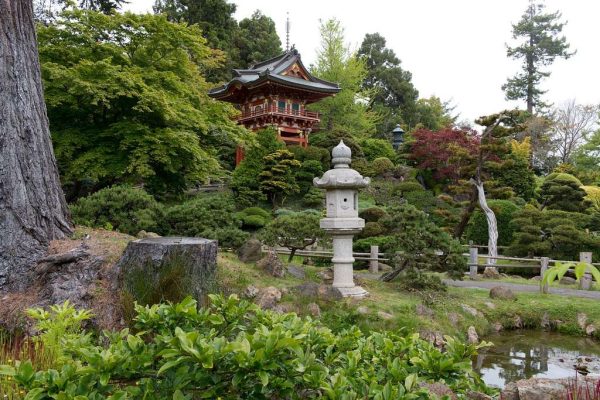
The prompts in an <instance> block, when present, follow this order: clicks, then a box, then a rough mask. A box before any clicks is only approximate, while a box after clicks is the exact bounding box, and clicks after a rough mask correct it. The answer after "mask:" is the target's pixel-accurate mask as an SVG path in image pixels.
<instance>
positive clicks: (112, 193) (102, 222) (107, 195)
mask: <svg viewBox="0 0 600 400" xmlns="http://www.w3.org/2000/svg"><path fill="white" fill-rule="evenodd" d="M71 213H72V215H73V220H74V222H75V223H76V224H78V225H85V226H90V227H96V228H104V227H107V226H112V228H113V229H115V230H117V231H119V232H123V233H128V234H130V235H135V234H137V233H138V232H139V231H141V230H145V231H152V232H157V231H161V230H162V226H161V225H162V224H161V220H162V217H163V209H162V207H161V205H160V204H159V203H158V202H157V201H156V200H155V199H154V197H152V196H151V195H149V194H148V193H146V192H145V191H144V190H143V189H139V188H134V187H131V186H128V185H122V186H112V187H109V188H105V189H101V190H99V191H97V192H96V193H93V194H91V195H89V196H87V197H82V198H80V199H79V200H77V201H76V202H75V204H72V205H71Z"/></svg>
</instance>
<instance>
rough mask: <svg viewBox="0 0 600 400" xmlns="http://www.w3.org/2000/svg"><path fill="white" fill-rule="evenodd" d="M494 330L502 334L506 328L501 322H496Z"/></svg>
mask: <svg viewBox="0 0 600 400" xmlns="http://www.w3.org/2000/svg"><path fill="white" fill-rule="evenodd" d="M492 328H493V329H494V332H500V331H501V330H502V329H503V328H504V327H503V326H502V324H501V323H500V322H495V323H494V325H493V326H492Z"/></svg>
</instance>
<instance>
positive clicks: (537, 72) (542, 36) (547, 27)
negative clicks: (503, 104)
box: [502, 0, 575, 114]
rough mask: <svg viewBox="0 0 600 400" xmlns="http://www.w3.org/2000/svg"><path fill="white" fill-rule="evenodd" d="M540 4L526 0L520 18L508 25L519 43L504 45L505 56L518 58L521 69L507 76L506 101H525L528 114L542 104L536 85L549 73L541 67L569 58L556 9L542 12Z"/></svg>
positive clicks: (567, 46)
mask: <svg viewBox="0 0 600 400" xmlns="http://www.w3.org/2000/svg"><path fill="white" fill-rule="evenodd" d="M544 9H545V5H544V4H543V3H539V4H536V3H535V1H534V0H530V2H529V5H528V6H527V9H526V10H525V13H524V14H523V16H522V17H521V20H520V21H519V22H517V23H516V24H514V25H513V26H512V28H513V31H512V32H513V39H515V40H519V41H520V43H519V44H518V45H516V46H514V47H508V46H507V55H508V57H511V58H514V59H517V60H522V61H523V64H522V71H521V72H519V73H517V74H516V75H515V76H514V77H512V78H509V79H508V81H507V82H506V83H505V84H504V85H503V86H502V90H504V92H505V93H506V98H507V99H508V100H525V101H526V103H527V111H528V112H529V114H532V113H533V109H534V108H535V109H536V110H538V109H540V108H543V107H544V106H546V104H544V102H543V101H542V100H541V95H543V94H544V93H545V92H544V91H543V90H542V89H541V88H540V84H541V82H542V80H543V79H544V78H546V77H548V76H550V72H548V71H545V70H543V69H542V68H543V67H546V66H548V65H550V64H552V63H553V62H554V60H555V59H556V58H557V57H560V58H565V59H567V58H569V57H571V56H572V55H573V54H575V53H574V52H569V43H567V39H566V38H565V37H564V36H560V33H561V32H562V29H563V27H564V25H565V23H564V22H561V21H560V19H561V17H562V16H561V14H560V12H558V11H557V12H554V13H546V12H545V11H544Z"/></svg>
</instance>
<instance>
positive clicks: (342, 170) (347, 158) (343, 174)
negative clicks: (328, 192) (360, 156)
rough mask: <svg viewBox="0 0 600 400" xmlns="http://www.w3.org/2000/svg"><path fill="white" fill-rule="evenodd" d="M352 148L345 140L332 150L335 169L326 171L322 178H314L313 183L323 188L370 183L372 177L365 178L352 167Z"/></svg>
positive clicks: (355, 187) (345, 187) (366, 184)
mask: <svg viewBox="0 0 600 400" xmlns="http://www.w3.org/2000/svg"><path fill="white" fill-rule="evenodd" d="M351 156H352V150H350V147H348V146H346V145H345V144H344V141H343V140H340V143H339V144H338V145H337V146H335V147H334V148H333V150H332V151H331V163H332V164H333V169H330V170H329V171H326V172H325V173H324V174H323V176H322V177H321V178H315V179H313V184H314V185H315V186H316V187H318V188H322V189H335V188H340V189H358V188H362V187H366V186H368V185H369V183H370V181H371V179H370V178H363V176H362V175H361V174H359V173H358V171H356V170H354V169H352V168H350V162H351V161H352V159H351Z"/></svg>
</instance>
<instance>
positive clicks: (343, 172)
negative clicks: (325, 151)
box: [313, 141, 370, 297]
mask: <svg viewBox="0 0 600 400" xmlns="http://www.w3.org/2000/svg"><path fill="white" fill-rule="evenodd" d="M331 155H332V160H331V162H332V164H333V169H330V170H329V171H327V172H325V173H324V174H323V177H321V178H315V179H314V180H313V183H314V185H315V186H316V187H318V188H321V189H325V190H326V203H327V216H326V217H325V218H323V219H322V220H321V224H320V225H321V228H322V229H323V230H325V231H326V232H327V233H328V234H329V235H331V237H332V239H333V258H332V259H331V261H332V263H333V287H335V288H337V289H338V290H339V291H340V292H341V293H342V295H343V296H344V297H364V296H366V295H367V294H368V293H367V291H366V290H364V289H363V288H361V287H360V286H356V285H355V284H354V272H353V268H352V265H353V263H354V257H353V256H352V239H353V237H354V235H356V234H357V233H359V232H360V231H361V230H362V229H363V228H364V226H365V221H364V220H363V219H362V218H359V217H358V189H359V188H361V187H366V186H367V185H368V184H369V182H370V179H369V178H363V177H362V175H360V174H359V173H358V172H357V171H355V170H353V169H351V168H350V166H349V164H350V162H351V155H352V152H351V150H350V148H349V147H348V146H346V145H345V144H344V142H343V141H340V144H339V145H337V146H336V147H335V148H334V149H333V151H332V152H331Z"/></svg>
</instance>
